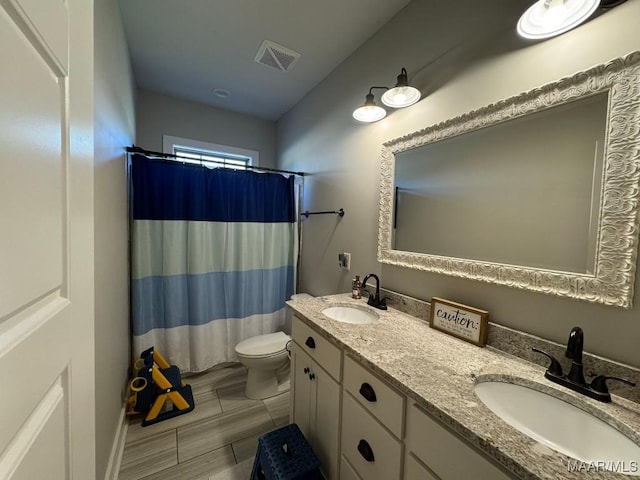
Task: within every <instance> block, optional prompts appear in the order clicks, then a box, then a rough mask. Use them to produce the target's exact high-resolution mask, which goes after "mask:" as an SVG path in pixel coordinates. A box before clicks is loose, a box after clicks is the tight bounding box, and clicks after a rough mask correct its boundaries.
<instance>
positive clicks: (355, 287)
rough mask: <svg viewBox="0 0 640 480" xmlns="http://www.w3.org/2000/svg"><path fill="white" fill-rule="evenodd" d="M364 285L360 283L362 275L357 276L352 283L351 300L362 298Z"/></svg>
mask: <svg viewBox="0 0 640 480" xmlns="http://www.w3.org/2000/svg"><path fill="white" fill-rule="evenodd" d="M361 291H362V283H361V282H360V275H356V278H354V279H353V280H352V281H351V298H355V299H356V300H357V299H360V298H362V294H361Z"/></svg>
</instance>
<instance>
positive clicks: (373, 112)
mask: <svg viewBox="0 0 640 480" xmlns="http://www.w3.org/2000/svg"><path fill="white" fill-rule="evenodd" d="M374 89H382V90H386V92H385V93H384V94H383V95H382V98H381V100H382V103H384V104H385V105H386V106H387V107H392V108H404V107H408V106H410V105H413V104H414V103H416V102H417V101H418V100H420V90H418V89H417V88H415V87H412V86H410V85H409V82H408V79H407V70H406V69H405V68H403V69H402V70H401V71H400V75H398V79H397V83H396V86H395V87H393V88H389V87H371V88H370V89H369V93H368V94H367V96H366V97H365V102H364V105H362V106H361V107H359V108H356V109H355V110H354V112H353V118H355V119H356V120H358V121H359V122H365V123H371V122H377V121H378V120H382V119H383V118H384V117H385V116H386V115H387V112H386V110H385V109H384V108H382V107H381V106H379V105H378V104H376V102H375V97H374V96H373V90H374Z"/></svg>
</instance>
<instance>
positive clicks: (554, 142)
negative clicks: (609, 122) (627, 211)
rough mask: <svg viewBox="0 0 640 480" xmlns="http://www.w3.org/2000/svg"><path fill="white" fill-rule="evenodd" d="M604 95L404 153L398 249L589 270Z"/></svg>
mask: <svg viewBox="0 0 640 480" xmlns="http://www.w3.org/2000/svg"><path fill="white" fill-rule="evenodd" d="M607 101H608V95H607V94H606V93H601V94H599V95H596V96H593V97H589V98H585V99H580V100H578V101H575V102H571V103H569V104H567V105H561V106H557V107H553V108H549V109H547V110H544V111H541V112H537V113H534V114H532V115H527V116H524V117H520V118H518V119H515V120H513V121H510V122H505V123H500V124H497V125H492V126H489V127H486V128H483V129H480V130H476V131H474V132H469V133H467V134H465V135H459V136H456V137H451V138H447V139H445V140H442V141H439V142H435V143H431V144H428V145H423V146H421V147H417V148H412V149H410V150H407V151H405V152H400V153H398V154H397V155H396V159H395V160H396V164H395V182H394V183H395V212H394V214H395V220H394V226H395V228H394V232H393V241H394V244H393V246H394V249H396V250H405V251H410V252H419V253H429V254H432V255H443V256H448V257H458V258H465V259H469V260H482V261H487V262H499V263H505V264H510V265H522V266H528V267H535V268H546V269H551V270H560V271H568V272H577V273H593V271H594V266H595V245H596V242H595V239H596V234H597V226H598V218H597V216H596V215H597V214H598V213H599V209H598V207H599V200H600V192H601V189H602V160H603V146H604V138H605V132H606V114H607ZM497 232H499V235H496V233H497Z"/></svg>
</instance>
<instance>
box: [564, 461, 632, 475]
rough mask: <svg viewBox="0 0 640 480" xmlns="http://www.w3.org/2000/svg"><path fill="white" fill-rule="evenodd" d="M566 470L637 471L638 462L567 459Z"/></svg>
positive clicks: (587, 471) (581, 471) (582, 471)
mask: <svg viewBox="0 0 640 480" xmlns="http://www.w3.org/2000/svg"><path fill="white" fill-rule="evenodd" d="M567 471H569V472H579V473H589V472H615V473H626V474H629V473H638V471H640V464H638V462H636V461H624V460H621V461H618V462H611V461H608V462H606V461H600V460H594V461H591V462H582V461H580V460H569V462H568V463H567Z"/></svg>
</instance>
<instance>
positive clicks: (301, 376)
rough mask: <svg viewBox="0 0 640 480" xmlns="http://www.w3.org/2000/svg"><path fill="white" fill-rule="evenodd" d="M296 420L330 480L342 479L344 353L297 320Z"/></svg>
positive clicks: (294, 362) (294, 329)
mask: <svg viewBox="0 0 640 480" xmlns="http://www.w3.org/2000/svg"><path fill="white" fill-rule="evenodd" d="M292 337H293V340H294V343H295V345H294V348H293V349H292V350H293V351H292V364H291V372H292V375H291V379H292V381H293V385H292V397H293V398H292V402H291V408H292V412H291V417H292V421H293V422H295V423H297V424H298V427H300V430H301V431H302V433H303V434H304V436H305V437H306V438H307V440H308V441H309V444H310V445H311V447H312V448H313V450H314V452H315V453H316V455H317V456H318V459H319V460H320V463H321V465H322V472H323V474H324V476H325V477H326V478H327V479H328V480H334V479H338V469H339V458H340V393H341V386H340V378H341V374H342V351H341V350H340V349H339V348H337V347H336V346H335V345H332V344H331V343H330V342H329V341H327V340H326V339H325V338H324V337H321V336H320V335H319V334H318V333H317V332H315V331H314V330H313V329H311V328H310V327H309V326H307V325H306V324H304V323H303V322H302V321H301V320H299V319H298V318H296V317H295V316H294V317H293V322H292Z"/></svg>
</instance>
